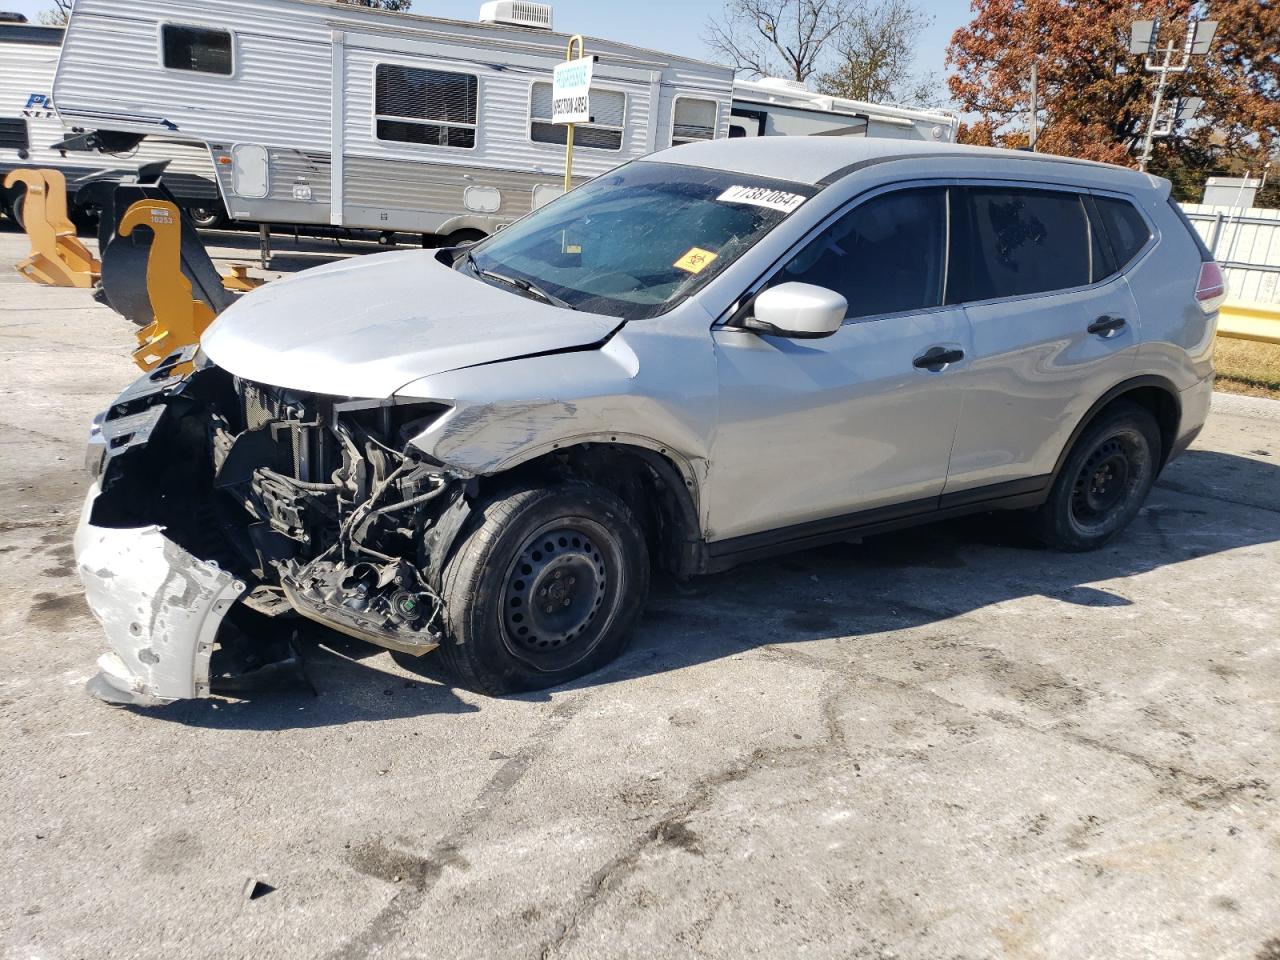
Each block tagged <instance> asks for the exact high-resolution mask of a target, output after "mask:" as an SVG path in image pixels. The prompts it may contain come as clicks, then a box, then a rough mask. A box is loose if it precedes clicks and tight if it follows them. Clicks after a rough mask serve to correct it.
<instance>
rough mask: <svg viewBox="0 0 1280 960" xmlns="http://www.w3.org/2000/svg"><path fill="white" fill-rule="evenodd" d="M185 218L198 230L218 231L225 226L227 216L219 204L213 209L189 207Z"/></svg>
mask: <svg viewBox="0 0 1280 960" xmlns="http://www.w3.org/2000/svg"><path fill="white" fill-rule="evenodd" d="M187 216H189V217H190V218H191V222H192V223H193V224H195V225H196V227H197V228H198V229H200V230H219V229H221V228H222V227H225V226H226V225H227V215H226V214H225V213H224V212H223V211H222V209H221V204H218V205H217V206H213V207H190V208H189V209H188V210H187Z"/></svg>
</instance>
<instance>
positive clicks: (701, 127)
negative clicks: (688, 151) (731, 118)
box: [671, 97, 719, 147]
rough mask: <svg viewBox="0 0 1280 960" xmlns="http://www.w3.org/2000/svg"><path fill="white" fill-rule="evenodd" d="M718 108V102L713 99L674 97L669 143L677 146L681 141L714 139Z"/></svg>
mask: <svg viewBox="0 0 1280 960" xmlns="http://www.w3.org/2000/svg"><path fill="white" fill-rule="evenodd" d="M718 108H719V104H717V103H716V102H715V101H714V100H702V99H699V98H697V97H676V105H675V110H674V111H673V116H672V121H671V145H672V146H673V147H678V146H680V145H681V144H682V143H695V142H696V141H698V140H714V139H715V135H716V113H717V111H718Z"/></svg>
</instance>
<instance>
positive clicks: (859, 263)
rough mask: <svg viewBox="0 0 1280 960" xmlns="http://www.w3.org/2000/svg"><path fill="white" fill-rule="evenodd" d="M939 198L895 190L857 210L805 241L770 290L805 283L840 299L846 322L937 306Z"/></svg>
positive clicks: (937, 192) (939, 193) (942, 216)
mask: <svg viewBox="0 0 1280 960" xmlns="http://www.w3.org/2000/svg"><path fill="white" fill-rule="evenodd" d="M946 243H947V191H946V189H945V188H941V187H940V188H936V189H935V188H928V189H922V190H903V191H900V192H897V193H889V194H884V195H882V196H879V197H875V198H873V199H871V200H868V201H867V202H866V203H863V204H860V205H859V206H857V207H855V208H854V209H853V210H851V211H850V212H849V213H847V214H845V215H844V216H843V217H841V218H840V219H839V220H837V221H836V222H835V223H834V224H833V225H831V226H830V227H828V228H827V229H826V230H824V231H823V232H822V233H821V234H819V235H818V237H817V238H816V239H814V240H813V241H811V242H810V243H809V244H808V245H807V246H806V247H805V248H804V249H803V250H802V251H801V252H800V253H799V254H797V255H796V256H795V257H794V258H793V259H792V260H791V262H790V263H788V264H787V265H786V266H785V267H783V268H782V270H781V271H780V272H779V273H777V274H776V275H775V276H774V277H773V280H772V281H771V283H770V285H771V286H777V285H778V284H780V283H789V282H793V281H795V282H799V283H812V284H814V285H815V286H819V287H826V288H827V289H828V290H835V291H836V292H838V293H841V294H843V295H844V297H845V299H846V300H848V301H849V314H848V315H849V317H850V318H858V317H865V318H875V317H880V316H884V315H886V314H890V313H902V312H904V311H910V310H927V309H929V308H930V307H936V306H939V305H940V304H941V303H942V284H943V273H944V265H945V263H946Z"/></svg>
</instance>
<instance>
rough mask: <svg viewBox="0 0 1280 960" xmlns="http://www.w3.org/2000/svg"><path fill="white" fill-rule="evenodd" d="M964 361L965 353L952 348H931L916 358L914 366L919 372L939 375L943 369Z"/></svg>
mask: <svg viewBox="0 0 1280 960" xmlns="http://www.w3.org/2000/svg"><path fill="white" fill-rule="evenodd" d="M963 359H964V351H963V350H957V349H955V348H951V347H930V348H929V349H928V350H926V351H925V352H924V353H922V354H920V356H918V357H916V359H915V361H914V365H915V367H916V369H917V370H931V371H933V372H934V373H937V372H938V371H939V370H941V369H942V368H943V367H945V366H948V365H949V364H952V363H959V362H960V361H961V360H963Z"/></svg>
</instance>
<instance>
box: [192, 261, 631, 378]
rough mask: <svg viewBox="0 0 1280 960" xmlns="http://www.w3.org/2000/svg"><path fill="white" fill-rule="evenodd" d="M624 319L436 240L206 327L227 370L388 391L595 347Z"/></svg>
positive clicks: (349, 267) (355, 265)
mask: <svg viewBox="0 0 1280 960" xmlns="http://www.w3.org/2000/svg"><path fill="white" fill-rule="evenodd" d="M620 324H621V321H620V320H618V319H617V318H616V317H606V316H600V315H598V314H592V313H578V312H575V311H572V310H564V309H560V308H558V307H553V306H550V305H549V304H544V303H541V302H539V301H537V300H531V299H529V298H527V297H524V296H522V295H520V294H518V293H516V292H515V291H513V290H506V289H503V288H501V287H494V286H490V285H489V284H487V283H484V282H482V281H480V280H477V279H475V278H474V277H472V276H470V275H469V274H464V273H459V272H458V271H456V270H453V269H451V268H449V267H447V266H445V265H444V264H442V263H440V261H438V260H437V259H436V258H435V256H434V254H433V253H432V252H431V251H429V250H408V251H403V252H399V253H386V254H378V255H374V256H368V257H357V258H355V259H351V260H345V261H342V262H341V263H334V264H329V265H327V266H323V267H317V268H315V269H312V270H307V271H306V272H304V273H301V274H297V275H295V276H293V277H289V278H287V279H284V280H276V281H274V282H272V283H269V284H267V285H266V286H264V287H261V288H259V289H258V290H255V291H254V292H253V293H250V294H248V295H246V296H245V297H244V298H242V299H241V300H240V301H239V302H237V303H236V304H235V305H233V306H232V307H230V308H229V309H227V310H226V311H225V312H223V313H222V315H221V316H219V317H218V319H217V320H216V321H215V322H214V323H213V325H212V326H211V327H209V329H208V330H207V331H206V332H205V335H204V337H203V338H202V339H201V341H200V343H201V346H202V347H203V348H204V352H205V353H206V354H207V355H208V357H209V359H210V360H212V361H213V362H214V363H216V364H217V365H218V366H219V367H221V368H222V369H224V370H227V371H229V372H230V373H232V374H235V375H236V376H238V377H242V378H244V379H246V380H253V381H256V382H258V383H265V384H269V385H271V386H277V387H285V388H287V389H292V390H299V391H304V392H308V393H321V394H328V395H331V396H343V397H359V398H368V399H374V398H382V397H389V396H391V395H392V394H394V393H395V392H396V391H397V390H399V389H400V388H401V387H403V386H405V385H407V384H409V383H411V382H412V381H414V380H418V379H421V378H422V377H429V376H432V375H434V374H438V373H445V372H448V371H450V370H457V369H459V368H461V367H472V366H476V365H478V364H482V363H493V362H495V361H499V360H513V359H516V358H517V357H522V356H527V355H529V354H534V353H544V352H547V351H551V350H566V349H572V348H575V347H587V346H590V345H592V344H595V343H600V342H601V341H603V340H605V339H607V338H608V336H609V335H610V334H611V333H612V332H613V331H614V330H616V329H617V328H618V327H619V326H620Z"/></svg>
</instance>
